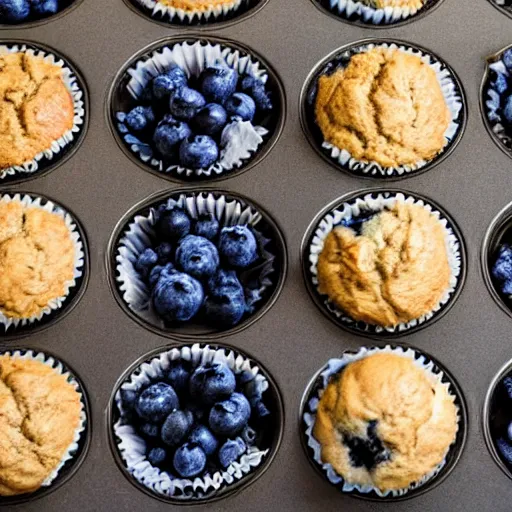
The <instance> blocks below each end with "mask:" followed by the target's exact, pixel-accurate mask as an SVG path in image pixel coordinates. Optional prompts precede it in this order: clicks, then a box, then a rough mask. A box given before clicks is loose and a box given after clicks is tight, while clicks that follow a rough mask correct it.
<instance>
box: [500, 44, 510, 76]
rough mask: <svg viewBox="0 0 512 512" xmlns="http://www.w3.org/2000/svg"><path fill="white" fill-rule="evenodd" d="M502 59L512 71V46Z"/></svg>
mask: <svg viewBox="0 0 512 512" xmlns="http://www.w3.org/2000/svg"><path fill="white" fill-rule="evenodd" d="M501 60H502V61H503V64H505V67H506V68H507V69H508V70H509V71H512V48H511V49H509V50H507V51H505V52H504V53H503V57H502V59H501Z"/></svg>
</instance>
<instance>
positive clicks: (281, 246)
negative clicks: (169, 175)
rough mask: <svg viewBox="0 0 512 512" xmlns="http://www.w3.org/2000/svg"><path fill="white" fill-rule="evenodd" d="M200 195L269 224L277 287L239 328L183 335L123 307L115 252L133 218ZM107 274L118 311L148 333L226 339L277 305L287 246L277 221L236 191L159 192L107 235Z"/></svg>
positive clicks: (285, 271) (194, 189)
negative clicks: (222, 199) (249, 211)
mask: <svg viewBox="0 0 512 512" xmlns="http://www.w3.org/2000/svg"><path fill="white" fill-rule="evenodd" d="M202 193H212V194H214V195H223V196H226V197H228V198H232V199H235V200H238V201H241V202H242V203H244V204H246V205H248V206H251V207H252V208H254V209H255V210H256V211H258V212H259V213H260V214H261V216H262V219H263V220H264V221H265V223H266V224H267V225H268V227H269V228H270V230H271V232H272V241H273V242H274V243H275V245H276V250H277V253H278V254H276V256H277V257H278V258H279V265H278V268H276V271H275V272H276V281H277V282H276V284H275V285H274V286H273V290H272V292H271V293H270V294H269V295H268V297H267V299H266V301H265V302H264V303H262V304H261V305H260V306H259V308H258V309H257V311H255V312H254V313H253V314H251V315H250V316H249V317H248V318H246V319H245V320H243V321H242V322H240V323H239V324H238V325H236V326H234V327H232V328H230V329H225V330H220V331H216V330H214V331H207V332H204V333H183V332H180V327H175V328H167V329H166V328H161V327H159V326H156V325H154V324H152V323H150V322H148V321H146V320H144V319H143V318H141V317H140V316H139V315H137V313H135V312H134V311H132V310H131V309H130V308H129V306H128V305H127V304H126V302H125V300H124V299H123V297H122V294H121V293H120V290H119V286H118V282H117V280H116V275H117V262H116V253H117V249H118V247H119V241H120V239H121V238H122V236H123V233H124V231H125V229H126V227H127V226H128V225H129V223H130V222H131V221H132V220H133V218H134V217H135V216H136V215H137V214H139V213H140V212H141V211H144V210H148V209H149V208H150V207H152V206H155V205H157V204H159V203H161V202H162V201H164V200H166V199H169V198H171V197H179V196H180V195H181V194H194V195H199V194H202ZM105 264H106V271H107V279H108V283H109V286H110V291H111V292H112V295H113V296H114V298H115V300H116V302H117V303H118V304H119V306H120V307H121V309H122V310H123V311H124V312H125V313H126V314H127V315H128V316H129V317H130V318H131V319H132V320H134V321H135V322H137V323H138V324H139V325H140V326H142V327H144V328H145V329H147V330H148V331H150V332H153V333H155V334H158V335H160V336H164V337H166V338H170V339H173V340H176V341H180V342H182V343H185V342H194V341H195V342H199V341H200V340H208V341H211V340H219V339H223V338H225V337H227V336H231V335H233V334H238V333H240V332H242V331H244V330H245V329H247V328H249V327H250V326H252V325H253V324H254V323H256V322H257V321H258V320H260V319H261V318H262V317H263V316H264V315H265V314H266V313H268V311H270V309H272V307H273V306H274V304H275V303H276V302H277V300H278V298H279V296H280V295H281V292H282V290H283V287H284V284H285V281H286V276H287V274H288V250H287V247H286V240H285V237H284V234H283V231H282V230H281V228H280V227H279V225H278V224H277V222H276V221H275V220H274V219H273V217H272V215H271V214H270V213H268V212H267V210H266V209H265V208H263V207H262V206H260V205H259V204H258V203H257V202H255V201H253V200H252V199H249V198H248V197H247V196H245V195H243V194H240V193H238V192H230V191H227V190H222V189H218V188H213V187H189V188H179V189H171V190H164V191H160V192H156V193H154V194H151V195H150V196H148V197H146V198H145V199H142V200H141V201H139V202H138V203H137V204H135V205H134V206H133V207H132V208H130V209H129V210H128V211H127V212H126V213H125V214H124V215H123V216H122V217H121V219H120V220H119V221H118V222H117V224H116V226H115V228H114V230H113V232H112V235H111V236H110V240H109V243H108V249H107V252H106V260H105Z"/></svg>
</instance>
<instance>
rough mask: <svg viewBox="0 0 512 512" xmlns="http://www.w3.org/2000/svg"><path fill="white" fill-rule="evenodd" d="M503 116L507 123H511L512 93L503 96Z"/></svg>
mask: <svg viewBox="0 0 512 512" xmlns="http://www.w3.org/2000/svg"><path fill="white" fill-rule="evenodd" d="M503 117H504V118H505V121H507V123H509V124H512V95H510V96H507V97H506V98H505V102H504V104H503Z"/></svg>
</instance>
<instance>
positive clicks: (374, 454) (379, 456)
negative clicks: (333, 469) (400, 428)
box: [343, 421, 389, 470]
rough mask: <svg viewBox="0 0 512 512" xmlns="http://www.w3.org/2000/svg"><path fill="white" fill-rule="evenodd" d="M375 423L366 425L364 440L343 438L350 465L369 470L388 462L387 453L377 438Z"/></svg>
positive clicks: (354, 437)
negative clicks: (347, 450)
mask: <svg viewBox="0 0 512 512" xmlns="http://www.w3.org/2000/svg"><path fill="white" fill-rule="evenodd" d="M376 429H377V422H376V421H370V422H369V423H368V427H367V432H366V438H361V437H356V436H345V437H344V439H343V443H344V444H345V445H346V446H347V447H348V449H349V455H350V459H351V462H352V464H353V465H354V466H355V467H362V466H364V467H366V469H368V470H371V469H373V468H374V467H375V466H376V465H378V464H380V463H381V462H385V461H387V460H389V452H388V450H387V449H386V448H385V447H384V446H383V444H382V442H381V440H380V439H379V437H378V436H377V430H376Z"/></svg>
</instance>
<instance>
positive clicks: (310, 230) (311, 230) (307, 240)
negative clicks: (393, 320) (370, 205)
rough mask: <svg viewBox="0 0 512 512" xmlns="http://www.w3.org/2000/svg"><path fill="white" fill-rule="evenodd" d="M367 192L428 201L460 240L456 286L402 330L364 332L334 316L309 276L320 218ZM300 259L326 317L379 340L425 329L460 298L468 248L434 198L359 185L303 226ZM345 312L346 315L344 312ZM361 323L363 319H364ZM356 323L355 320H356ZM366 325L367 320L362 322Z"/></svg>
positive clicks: (399, 190)
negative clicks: (434, 307) (425, 314)
mask: <svg viewBox="0 0 512 512" xmlns="http://www.w3.org/2000/svg"><path fill="white" fill-rule="evenodd" d="M368 194H392V195H396V194H404V195H405V196H410V197H413V198H414V199H418V200H421V201H423V202H424V203H426V204H428V205H431V206H433V207H434V209H435V210H437V211H438V212H439V213H440V214H441V216H442V218H444V219H445V220H446V221H447V222H448V225H449V227H450V228H451V229H452V231H453V234H454V235H455V237H456V238H457V240H458V242H459V244H460V249H459V252H460V275H459V277H458V279H457V286H456V287H455V290H454V291H453V293H452V294H451V296H450V298H449V300H448V302H447V303H446V304H444V305H443V306H441V308H440V309H439V310H438V311H436V312H435V313H434V315H433V316H432V317H431V318H430V319H428V320H426V321H424V322H423V323H421V324H419V325H416V326H414V327H411V328H408V329H405V330H403V331H396V332H387V331H382V332H380V333H376V332H367V331H364V330H363V329H361V328H358V327H352V325H350V324H347V323H345V322H343V321H342V320H341V319H339V318H338V317H336V316H335V315H334V314H333V313H331V312H330V311H328V310H327V308H326V307H325V305H324V300H323V296H321V295H320V294H319V293H318V291H317V290H316V287H315V286H314V285H313V282H312V279H311V272H310V269H309V266H310V264H309V247H310V245H311V240H312V238H313V237H314V235H315V230H316V228H317V226H318V224H319V222H320V221H321V219H323V217H324V216H325V215H326V214H327V213H329V212H330V211H332V210H334V209H336V208H338V207H339V206H341V205H342V204H344V203H346V202H349V201H353V200H354V199H356V198H359V197H361V198H363V197H364V196H366V195H368ZM300 260H301V267H302V275H303V278H304V282H305V286H306V289H307V291H308V293H309V295H310V297H311V298H312V300H313V302H314V304H315V305H316V306H317V308H318V309H319V310H320V311H321V312H322V313H323V314H324V316H326V317H327V318H328V319H329V320H331V321H332V322H333V323H334V324H336V325H337V326H338V327H340V328H342V329H344V330H345V331H348V332H350V333H352V334H357V335H359V336H364V337H366V338H369V339H372V340H374V341H380V342H387V341H389V340H394V339H398V338H402V337H405V336H409V335H410V334H412V333H416V332H419V331H421V330H423V329H426V328H427V327H429V326H431V325H433V324H434V323H436V322H437V321H438V320H440V319H441V318H443V317H444V316H445V315H446V314H447V313H448V311H450V309H451V308H452V307H453V305H454V304H455V303H456V302H457V299H458V298H459V296H460V294H461V292H462V289H463V288H464V284H465V281H466V275H467V249H466V242H465V240H464V236H463V235H462V232H461V230H460V228H459V226H458V225H457V223H456V222H455V220H454V219H453V218H452V217H451V215H449V214H448V213H447V211H446V210H445V209H444V208H443V207H441V206H440V205H439V204H438V203H437V202H435V201H434V200H432V199H430V198H428V197H426V196H424V195H421V194H418V193H416V192H410V191H408V190H404V189H400V188H387V187H383V188H366V189H359V190H356V191H353V192H349V193H348V194H344V195H342V196H340V197H338V198H336V199H334V200H333V201H331V202H330V203H329V204H327V206H325V207H324V208H322V210H320V212H318V213H317V214H316V215H315V217H314V218H313V220H312V221H311V222H310V224H309V226H308V227H307V229H306V232H305V234H304V236H303V238H302V242H301V249H300ZM347 316H348V315H347ZM363 323H364V322H363ZM356 325H357V323H356ZM365 325H367V324H365Z"/></svg>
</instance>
